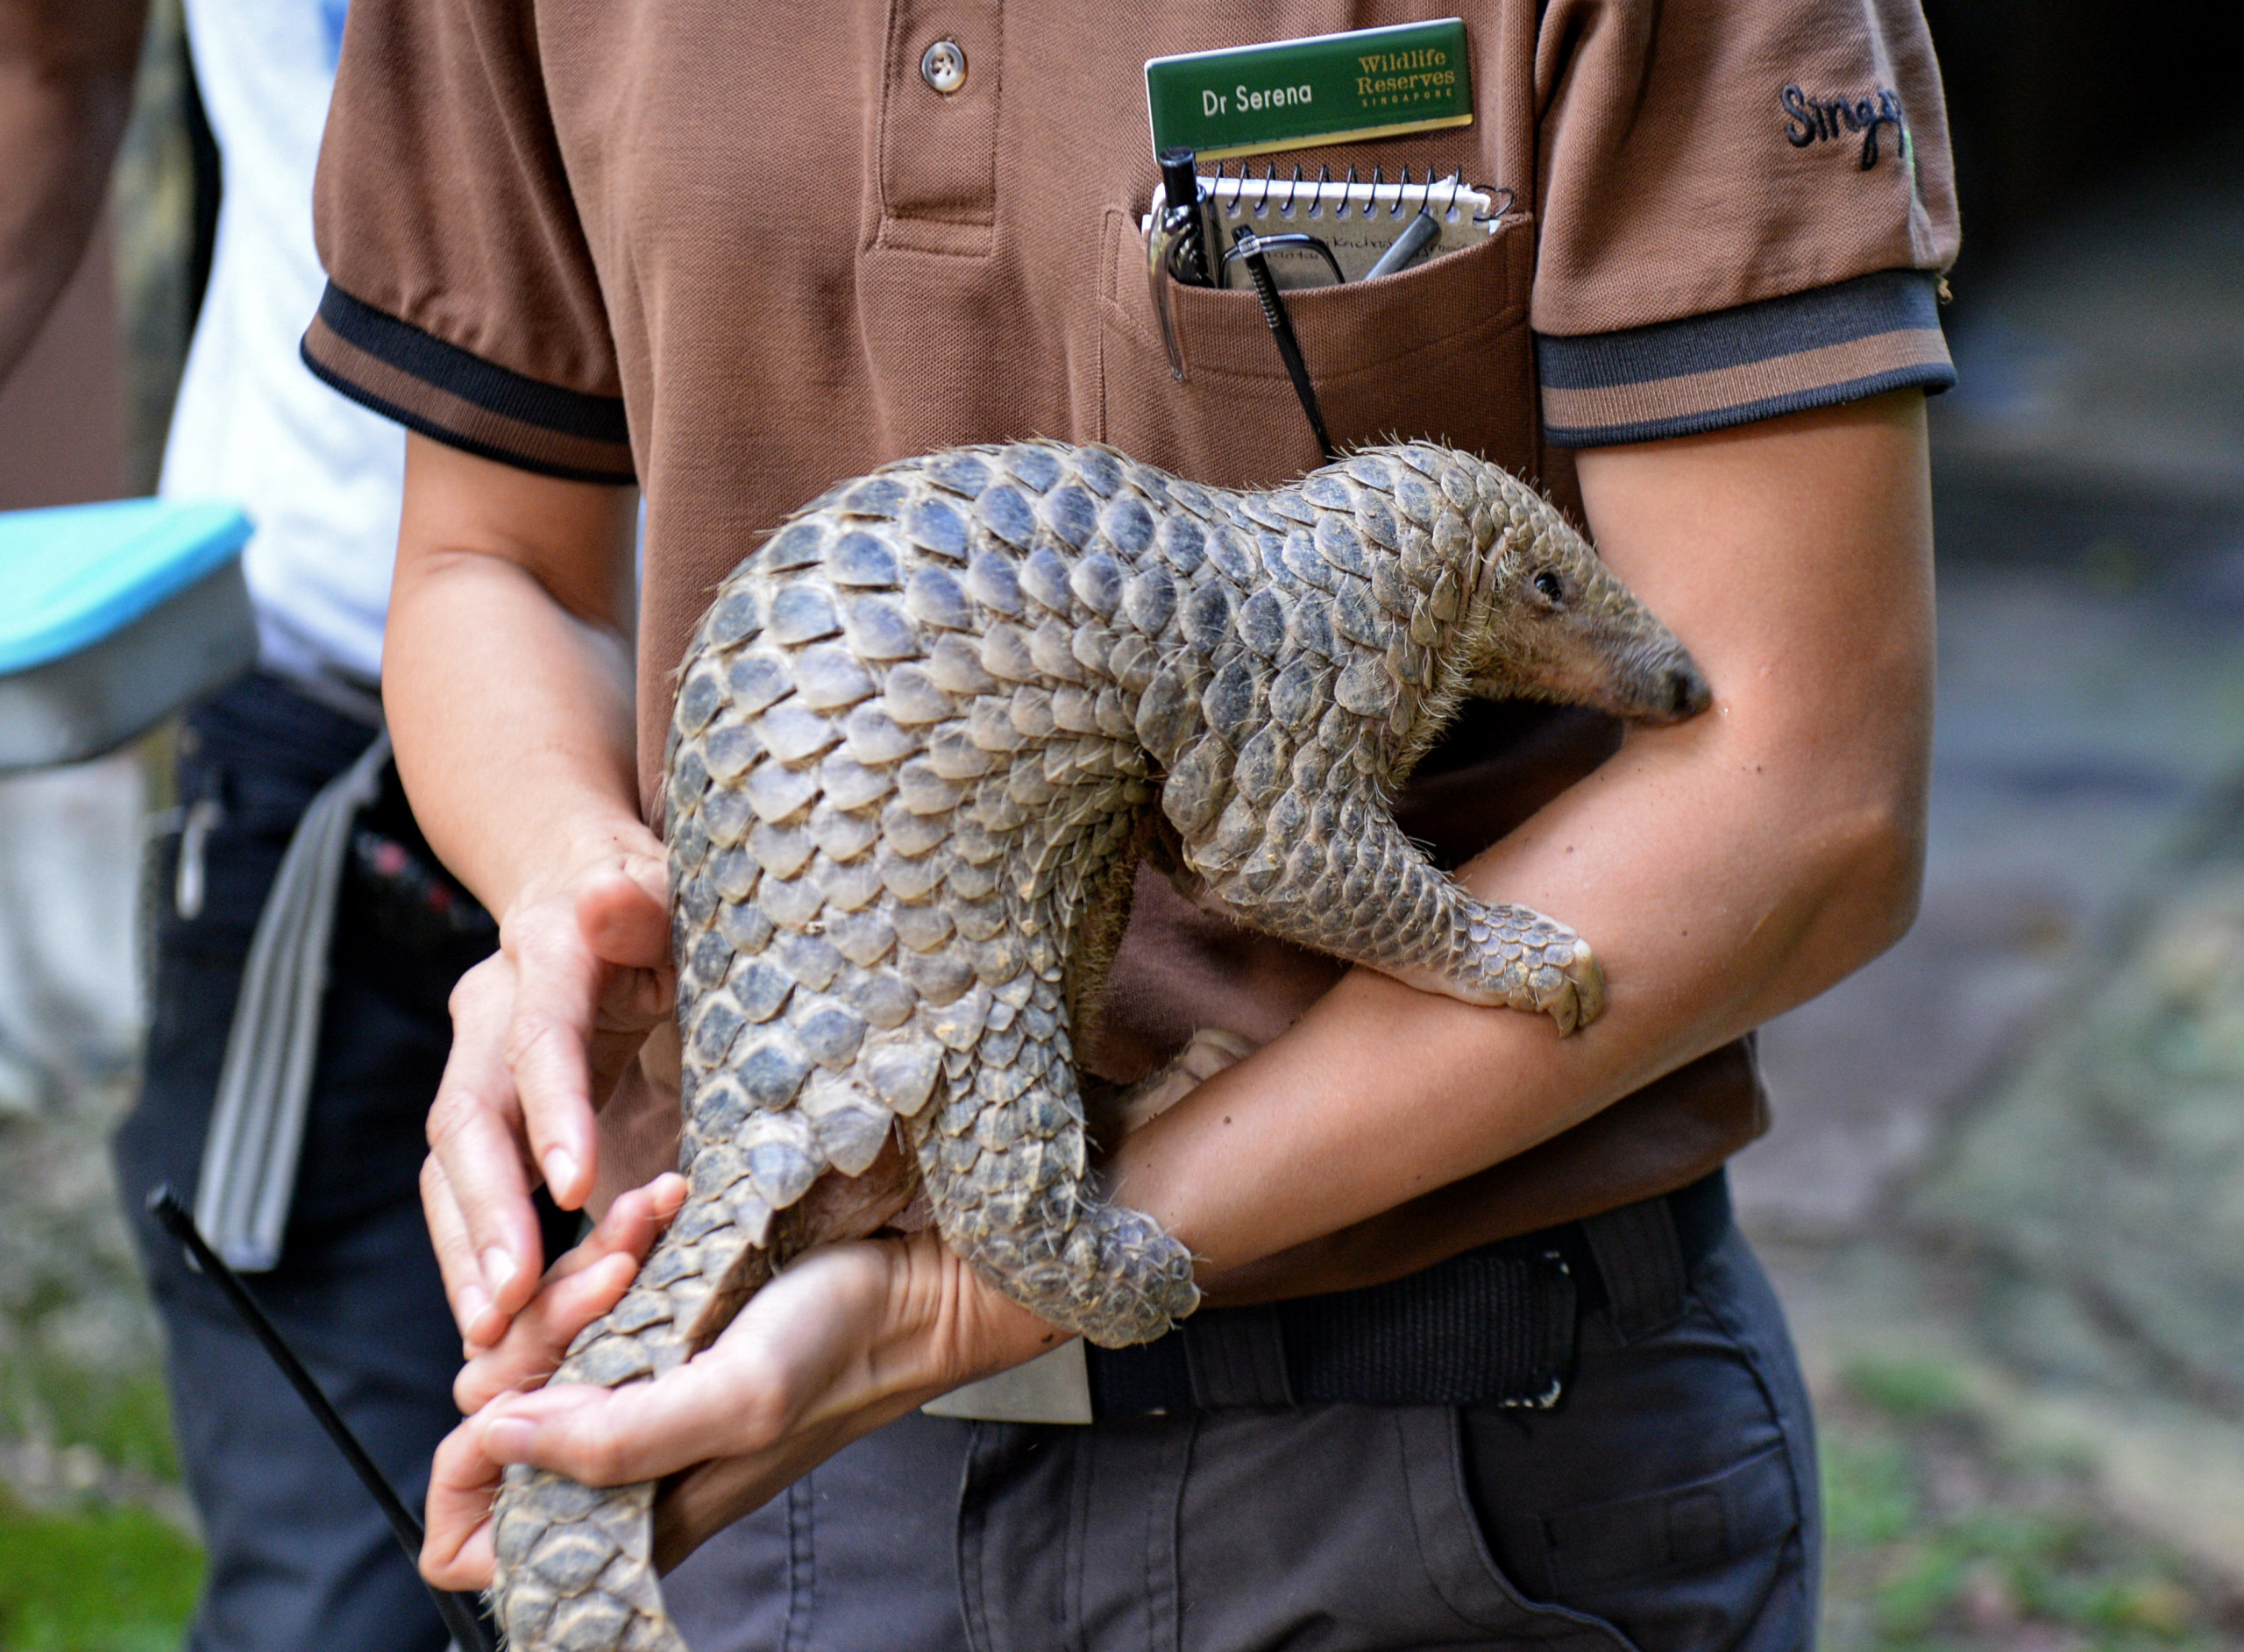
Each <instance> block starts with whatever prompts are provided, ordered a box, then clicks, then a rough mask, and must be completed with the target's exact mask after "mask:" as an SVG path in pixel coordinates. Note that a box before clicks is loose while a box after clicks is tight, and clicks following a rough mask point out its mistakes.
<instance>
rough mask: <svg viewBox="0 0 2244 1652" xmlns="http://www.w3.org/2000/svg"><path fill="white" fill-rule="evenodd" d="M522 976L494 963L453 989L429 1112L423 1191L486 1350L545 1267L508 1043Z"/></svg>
mask: <svg viewBox="0 0 2244 1652" xmlns="http://www.w3.org/2000/svg"><path fill="white" fill-rule="evenodd" d="M514 973H515V972H514V967H513V965H512V964H511V963H510V962H509V961H508V960H507V959H506V958H504V957H503V956H501V957H493V958H489V959H486V960H485V961H483V962H482V963H480V964H478V965H477V966H476V967H475V968H472V969H471V970H469V971H468V972H467V974H466V975H463V976H461V977H460V981H459V984H458V986H457V987H455V988H454V989H453V990H452V996H451V1010H452V1047H451V1053H450V1055H449V1056H448V1057H447V1058H446V1060H445V1062H444V1077H443V1079H442V1080H441V1081H439V1083H438V1084H437V1097H436V1100H435V1101H434V1102H433V1103H431V1104H430V1109H429V1145H430V1150H431V1152H432V1153H433V1155H434V1157H435V1159H436V1161H437V1176H436V1177H435V1179H434V1181H433V1184H432V1181H431V1179H430V1178H429V1177H427V1176H424V1177H423V1184H422V1186H423V1195H424V1200H425V1201H427V1204H428V1214H429V1220H430V1233H431V1234H432V1236H434V1237H435V1238H436V1240H437V1244H438V1250H437V1260H438V1262H439V1264H440V1265H441V1266H443V1268H444V1286H445V1289H446V1291H447V1293H448V1294H450V1296H451V1303H452V1312H453V1316H454V1317H455V1319H456V1320H457V1321H458V1323H459V1327H460V1331H461V1334H462V1335H463V1336H465V1337H466V1338H467V1339H468V1340H469V1341H470V1342H474V1343H479V1344H488V1343H491V1342H494V1341H495V1340H497V1338H498V1336H500V1335H501V1333H502V1332H503V1331H504V1330H505V1329H506V1321H507V1319H508V1316H509V1315H512V1314H513V1313H514V1312H515V1309H516V1308H520V1307H521V1306H522V1303H523V1302H525V1301H528V1300H529V1293H530V1290H531V1289H532V1287H534V1286H535V1285H536V1280H537V1274H538V1270H539V1269H540V1268H541V1267H542V1266H543V1265H544V1258H543V1254H542V1247H541V1244H540V1241H539V1237H538V1227H537V1215H536V1211H534V1210H533V1209H531V1208H530V1202H529V1192H530V1182H529V1178H528V1176H527V1175H526V1173H525V1172H524V1168H523V1165H522V1143H521V1140H520V1138H519V1136H518V1133H517V1132H518V1130H519V1120H518V1114H517V1111H516V1107H515V1086H514V1080H513V1076H512V1075H511V1074H510V1073H509V1072H508V1067H507V1062H506V1059H505V1052H504V1046H503V1043H502V1040H503V1039H504V1036H505V1030H506V1025H507V1018H508V1010H509V1008H510V1006H511V1004H512V1002H513V999H514V995H515V979H514ZM432 1189H433V1192H434V1193H435V1194H436V1195H437V1196H436V1197H435V1198H433V1199H430V1198H429V1195H430V1194H431V1192H432Z"/></svg>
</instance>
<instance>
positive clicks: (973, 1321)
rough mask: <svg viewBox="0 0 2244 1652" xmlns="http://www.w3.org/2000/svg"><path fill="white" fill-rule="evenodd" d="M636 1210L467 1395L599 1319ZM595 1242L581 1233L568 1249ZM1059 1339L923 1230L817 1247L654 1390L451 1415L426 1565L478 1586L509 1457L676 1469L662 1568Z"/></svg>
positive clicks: (556, 1393) (511, 1396) (534, 1313)
mask: <svg viewBox="0 0 2244 1652" xmlns="http://www.w3.org/2000/svg"><path fill="white" fill-rule="evenodd" d="M649 1191H650V1192H651V1189H650V1190H649ZM629 1196H630V1195H627V1197H629ZM624 1202H625V1201H624V1200H622V1199H619V1200H618V1201H617V1202H616V1208H617V1209H621V1208H622V1206H623V1205H624ZM650 1215H651V1211H650V1212H648V1213H645V1214H643V1215H639V1216H633V1217H631V1218H630V1221H629V1222H625V1223H619V1224H618V1226H617V1228H616V1230H614V1232H613V1233H611V1234H610V1236H609V1238H608V1240H607V1241H606V1243H607V1244H608V1245H609V1248H608V1249H607V1251H605V1252H604V1253H603V1256H602V1257H601V1258H598V1259H595V1260H594V1261H593V1262H592V1263H591V1264H590V1265H589V1266H586V1267H585V1268H583V1269H581V1270H573V1269H572V1271H571V1272H570V1273H567V1274H565V1275H564V1274H562V1273H561V1269H560V1268H559V1267H557V1268H556V1270H555V1273H556V1274H557V1275H558V1276H559V1277H557V1278H556V1279H555V1280H552V1281H551V1282H550V1284H549V1286H548V1287H547V1289H546V1290H545V1291H544V1292H543V1294H541V1296H540V1297H539V1299H538V1302H537V1304H536V1307H534V1308H532V1309H531V1311H529V1312H528V1313H525V1314H522V1315H517V1316H516V1318H515V1332H514V1333H513V1334H510V1336H509V1337H508V1342H507V1343H506V1344H504V1345H502V1347H501V1348H500V1349H494V1351H492V1353H491V1354H490V1355H488V1356H486V1358H485V1360H484V1361H481V1362H479V1365H480V1368H481V1370H480V1374H479V1376H478V1378H477V1379H476V1386H475V1387H474V1389H473V1392H475V1393H480V1392H482V1389H483V1387H484V1386H512V1385H511V1384H510V1383H508V1381H507V1380H506V1379H509V1378H513V1377H517V1376H519V1377H520V1378H521V1379H523V1380H534V1379H535V1373H540V1372H543V1371H546V1370H550V1369H551V1367H552V1365H553V1364H554V1363H555V1362H557V1360H558V1359H559V1358H560V1356H561V1352H562V1351H563V1350H564V1349H565V1348H566V1346H567V1345H568V1342H569V1339H570V1338H571V1337H572V1336H574V1335H575V1334H576V1333H577V1331H578V1330H579V1329H582V1327H583V1325H584V1324H586V1323H588V1322H590V1321H591V1320H592V1319H593V1318H594V1317H597V1315H599V1314H600V1313H602V1312H605V1311H606V1308H605V1306H602V1307H599V1308H593V1307H591V1304H592V1303H593V1302H596V1301H603V1300H604V1298H605V1286H604V1285H603V1284H601V1283H600V1281H601V1280H604V1279H605V1273H606V1270H608V1269H610V1268H614V1269H615V1270H616V1273H617V1274H618V1277H621V1278H623V1279H624V1280H625V1281H626V1283H628V1275H626V1274H624V1273H622V1271H621V1268H620V1266H618V1265H617V1264H616V1263H615V1260H614V1258H615V1257H616V1256H617V1255H619V1254H625V1253H628V1243H627V1242H626V1241H627V1239H628V1235H627V1234H626V1232H625V1231H624V1230H625V1229H626V1228H628V1227H629V1226H630V1223H631V1222H638V1221H643V1220H645V1219H647V1217H648V1216H650ZM610 1216H611V1220H613V1219H614V1211H611V1213H610ZM606 1226H607V1224H606V1223H603V1227H606ZM633 1231H635V1232H636V1229H635V1230H633ZM600 1242H601V1241H600V1238H599V1236H598V1235H595V1236H594V1238H593V1240H588V1241H587V1242H586V1246H584V1247H579V1249H580V1250H583V1249H586V1248H588V1247H590V1246H592V1245H593V1244H596V1243H600ZM619 1245H620V1246H621V1249H620V1250H619V1249H618V1248H616V1247H618V1246H619ZM575 1254H576V1252H572V1257H573V1256H574V1255H575ZM616 1294H618V1295H620V1294H621V1290H620V1289H619V1290H618V1291H617V1293H616ZM605 1300H612V1299H605ZM587 1310H589V1311H587ZM579 1315H581V1317H579ZM1062 1336H1063V1333H1062V1332H1061V1331H1059V1330H1058V1329H1055V1328H1054V1327H1053V1326H1051V1325H1049V1324H1047V1323H1046V1322H1044V1321H1042V1320H1040V1319H1038V1318H1036V1317H1035V1316H1034V1315H1032V1314H1030V1313H1028V1312H1027V1311H1026V1310H1025V1309H1023V1308H1016V1307H1015V1306H1013V1304H1012V1303H1011V1302H1010V1301H1006V1300H1005V1298H1004V1297H1002V1296H1000V1295H999V1294H998V1293H997V1292H996V1291H995V1290H994V1289H992V1288H991V1287H990V1286H988V1285H986V1284H984V1282H983V1281H982V1280H981V1278H980V1277H979V1276H978V1275H977V1274H976V1273H974V1272H973V1271H972V1270H971V1269H969V1268H968V1267H967V1266H966V1265H965V1264H964V1263H962V1262H961V1261H960V1260H959V1259H958V1258H956V1257H955V1256H954V1255H953V1254H952V1253H951V1252H950V1251H949V1250H948V1247H946V1246H945V1245H944V1244H943V1243H942V1241H941V1239H940V1238H938V1237H936V1236H935V1234H934V1231H933V1230H925V1231H922V1232H920V1233H917V1234H914V1235H913V1236H912V1237H910V1238H905V1239H868V1240H859V1241H856V1242H853V1243H850V1244H830V1245H820V1246H818V1247H816V1248H815V1249H813V1250H811V1251H807V1252H806V1253H805V1254H804V1255H803V1256H802V1257H800V1258H798V1259H797V1260H796V1261H795V1262H794V1263H793V1264H792V1265H791V1266H788V1267H787V1268H786V1269H785V1270H784V1271H783V1272H782V1273H780V1274H779V1275H778V1277H777V1278H776V1279H774V1280H771V1282H770V1284H768V1285H766V1286H765V1287H763V1289H762V1290H761V1291H759V1292H757V1293H756V1295H755V1296H753V1297H752V1298H750V1299H749V1302H748V1305H747V1306H746V1307H745V1308H742V1310H741V1313H740V1316H739V1317H738V1318H737V1319H735V1320H734V1322H732V1324H731V1325H730V1326H729V1327H728V1328H727V1329H726V1330H725V1332H724V1334H723V1335H722V1336H720V1337H718V1339H717V1341H716V1342H715V1343H714V1344H713V1345H712V1346H711V1347H709V1348H708V1349H707V1350H705V1351H703V1352H701V1353H700V1354H699V1355H697V1356H695V1357H694V1358H692V1359H691V1360H689V1361H687V1362H686V1363H685V1365H681V1366H679V1367H678V1369H676V1370H674V1371H672V1372H670V1373H669V1374H667V1375H666V1376H664V1377H662V1378H660V1379H657V1380H656V1381H654V1382H652V1383H645V1382H641V1383H633V1384H631V1385H628V1386H626V1387H623V1388H618V1389H607V1388H595V1387H591V1386H585V1385H582V1384H576V1383H567V1384H559V1385H556V1386H552V1387H546V1388H541V1389H539V1390H537V1391H536V1392H535V1393H511V1392H509V1393H501V1394H500V1395H499V1396H498V1397H497V1398H495V1399H493V1400H490V1401H489V1402H488V1403H487V1404H486V1405H485V1406H484V1407H482V1409H481V1410H479V1411H478V1412H477V1413H476V1414H475V1415H473V1416H472V1417H470V1418H469V1419H468V1420H467V1421H466V1422H463V1423H461V1424H460V1426H459V1427H458V1429H454V1430H453V1431H452V1433H451V1435H450V1436H448V1437H447V1438H446V1439H445V1441H444V1443H443V1444H442V1445H441V1446H439V1447H438V1448H437V1458H436V1463H435V1464H434V1467H433V1468H432V1470H431V1471H430V1481H429V1504H428V1537H427V1541H426V1542H425V1543H424V1545H423V1549H422V1551H421V1571H422V1575H423V1577H425V1578H428V1580H429V1581H430V1583H432V1584H434V1585H437V1587H438V1588H441V1589H481V1588H485V1587H487V1586H488V1585H489V1584H490V1582H491V1572H492V1563H493V1559H494V1551H493V1539H492V1500H493V1498H494V1495H495V1494H496V1492H497V1491H498V1487H499V1480H500V1476H501V1472H502V1471H503V1469H504V1467H505V1465H506V1464H509V1463H530V1464H536V1465H537V1466H538V1467H540V1468H548V1469H553V1470H556V1471H558V1472H560V1473H563V1474H565V1475H567V1476H569V1477H570V1478H572V1479H574V1480H577V1481H579V1482H581V1483H583V1484H585V1485H632V1484H635V1483H636V1482H638V1481H641V1480H650V1479H658V1478H664V1477H675V1478H669V1479H668V1480H667V1483H666V1484H665V1485H664V1486H663V1487H662V1490H661V1492H660V1493H659V1494H658V1495H657V1499H656V1502H655V1559H656V1563H657V1565H658V1566H659V1567H661V1568H662V1569H663V1570H669V1568H671V1566H674V1565H676V1564H677V1563H678V1562H679V1561H680V1560H682V1559H684V1558H685V1556H687V1555H688V1554H691V1553H692V1551H693V1549H695V1548H696V1547H697V1546H698V1545H699V1543H701V1542H703V1540H705V1539H706V1538H707V1537H708V1536H710V1535H712V1534H713V1533H714V1532H717V1531H719V1530H721V1529H722V1528H724V1527H725V1526H727V1525H728V1524H730V1523H731V1522H732V1521H735V1520H738V1519H739V1518H741V1517H742V1515H743V1514H747V1513H749V1511H750V1510H752V1509H754V1508H756V1507H758V1506H759V1505H761V1504H763V1503H764V1502H766V1501H768V1500H770V1498H772V1497H774V1496H776V1495H777V1494H778V1492H781V1491H783V1490H784V1489H785V1487H787V1486H788V1485H791V1484H792V1483H793V1482H794V1481H795V1480H797V1479H799V1478H801V1477H802V1476H803V1475H804V1474H805V1473H806V1472H807V1471H809V1470H810V1469H812V1468H813V1467H815V1466H816V1465H817V1464H819V1463H820V1462H822V1461H824V1460H825V1459H826V1458H827V1457H830V1456H832V1455H833V1454H834V1452H835V1451H838V1450H841V1449H842V1447H843V1446H845V1445H847V1444H849V1443H850V1442H852V1441H854V1440H856V1439H860V1438H862V1437H863V1436H865V1435H868V1434H870V1433H871V1432H872V1431H873V1430H874V1429H877V1428H879V1427H881V1426H882V1425H884V1424H885V1423H888V1422H892V1421H894V1420H895V1419H896V1418H898V1417H899V1416H902V1415H903V1414H905V1412H907V1411H910V1410H912V1409H913V1407H917V1406H919V1405H921V1404H923V1403H924V1402H926V1401H927V1400H932V1399H934V1397H935V1396H936V1395H937V1394H941V1393H948V1392H949V1391H950V1390H951V1389H953V1388H955V1387H957V1386H959V1385H960V1384H961V1383H964V1382H970V1381H973V1380H974V1379H977V1378H980V1377H985V1376H989V1375H991V1374H992V1373H994V1372H998V1371H1003V1370H1005V1369H1006V1368H1007V1367H1009V1366H1012V1365H1019V1364H1020V1363H1022V1362H1023V1361H1025V1360H1027V1359H1031V1358H1034V1357H1035V1356H1036V1355H1038V1354H1040V1353H1042V1352H1044V1351H1046V1350H1047V1349H1049V1348H1051V1347H1053V1346H1055V1344H1058V1343H1059V1342H1060V1341H1061V1340H1062ZM476 1369H477V1367H475V1366H471V1370H472V1371H473V1370H476ZM463 1380H465V1377H464V1379H463Z"/></svg>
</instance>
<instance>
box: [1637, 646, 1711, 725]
mask: <svg viewBox="0 0 2244 1652" xmlns="http://www.w3.org/2000/svg"><path fill="white" fill-rule="evenodd" d="M1714 698H1715V691H1714V690H1713V688H1712V687H1711V686H1709V685H1708V682H1707V678H1706V674H1705V673H1704V672H1702V671H1701V670H1699V666H1698V663H1697V662H1696V661H1695V660H1693V659H1692V658H1691V657H1690V656H1687V655H1686V656H1684V657H1683V658H1682V659H1681V660H1679V661H1678V662H1677V663H1675V664H1673V665H1671V666H1669V667H1668V668H1667V669H1666V670H1665V671H1662V672H1661V673H1660V674H1659V680H1658V689H1657V691H1656V693H1655V695H1654V699H1655V702H1656V703H1658V704H1661V705H1664V706H1665V715H1658V716H1654V717H1652V718H1650V719H1648V720H1649V721H1652V722H1662V723H1679V722H1682V721H1683V720H1685V719H1687V718H1692V717H1696V716H1697V715H1698V714H1699V713H1701V712H1702V711H1704V710H1706V709H1707V707H1708V706H1709V705H1713V704H1714Z"/></svg>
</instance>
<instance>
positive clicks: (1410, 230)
mask: <svg viewBox="0 0 2244 1652" xmlns="http://www.w3.org/2000/svg"><path fill="white" fill-rule="evenodd" d="M1440 233H1441V225H1440V224H1438V223H1435V222H1434V215H1433V214H1432V213H1431V212H1429V211H1427V210H1426V209H1424V207H1420V208H1419V209H1418V216H1417V217H1415V218H1413V219H1411V220H1410V223H1406V224H1404V225H1403V226H1402V234H1400V235H1398V236H1396V237H1395V241H1394V244H1393V245H1390V246H1389V247H1388V249H1387V251H1386V252H1382V253H1381V254H1380V255H1379V262H1378V263H1376V264H1374V265H1373V266H1371V267H1370V268H1369V269H1367V270H1366V271H1365V272H1364V280H1367V281H1375V280H1378V279H1379V278H1380V277H1381V276H1382V275H1392V274H1394V273H1395V271H1397V270H1399V269H1401V268H1402V266H1404V265H1406V264H1408V263H1409V262H1410V260H1411V259H1414V258H1416V257H1417V256H1418V254H1419V253H1421V252H1424V251H1425V250H1426V249H1427V248H1428V247H1429V246H1431V245H1433V242H1434V238H1436V237H1437V236H1438V235H1439V234H1440Z"/></svg>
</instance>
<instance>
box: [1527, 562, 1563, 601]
mask: <svg viewBox="0 0 2244 1652" xmlns="http://www.w3.org/2000/svg"><path fill="white" fill-rule="evenodd" d="M1535 588H1536V589H1537V591H1539V592H1542V593H1543V594H1544V595H1545V597H1547V598H1549V599H1551V600H1552V602H1556V601H1557V600H1558V599H1559V598H1561V597H1563V596H1565V595H1566V585H1565V584H1564V583H1563V582H1562V581H1561V580H1560V579H1559V576H1558V575H1556V574H1554V573H1552V571H1550V570H1549V569H1548V568H1545V570H1544V571H1542V572H1541V573H1538V574H1537V575H1536V576H1535Z"/></svg>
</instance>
